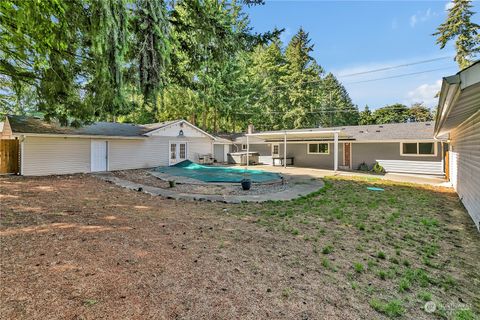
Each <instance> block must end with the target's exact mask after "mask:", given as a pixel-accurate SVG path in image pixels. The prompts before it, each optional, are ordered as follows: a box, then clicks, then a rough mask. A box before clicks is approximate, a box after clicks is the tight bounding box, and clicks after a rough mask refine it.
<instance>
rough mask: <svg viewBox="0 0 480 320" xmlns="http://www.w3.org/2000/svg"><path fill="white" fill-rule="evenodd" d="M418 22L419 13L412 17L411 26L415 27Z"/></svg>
mask: <svg viewBox="0 0 480 320" xmlns="http://www.w3.org/2000/svg"><path fill="white" fill-rule="evenodd" d="M416 24H417V15H415V14H414V15H413V16H411V17H410V27H412V28H414V27H415V25H416Z"/></svg>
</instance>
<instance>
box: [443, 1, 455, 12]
mask: <svg viewBox="0 0 480 320" xmlns="http://www.w3.org/2000/svg"><path fill="white" fill-rule="evenodd" d="M453 5H454V4H453V1H449V2H447V3H445V11H448V10H450V9H452V8H453Z"/></svg>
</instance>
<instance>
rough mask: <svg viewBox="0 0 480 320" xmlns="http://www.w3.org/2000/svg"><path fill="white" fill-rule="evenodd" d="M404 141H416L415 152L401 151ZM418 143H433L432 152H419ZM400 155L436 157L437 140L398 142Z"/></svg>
mask: <svg viewBox="0 0 480 320" xmlns="http://www.w3.org/2000/svg"><path fill="white" fill-rule="evenodd" d="M404 143H416V144H417V153H416V154H412V153H403V144H404ZM420 143H433V154H421V153H420V145H419V144H420ZM400 155H401V156H402V157H436V156H437V142H435V141H421V140H419V141H405V142H403V141H402V142H400Z"/></svg>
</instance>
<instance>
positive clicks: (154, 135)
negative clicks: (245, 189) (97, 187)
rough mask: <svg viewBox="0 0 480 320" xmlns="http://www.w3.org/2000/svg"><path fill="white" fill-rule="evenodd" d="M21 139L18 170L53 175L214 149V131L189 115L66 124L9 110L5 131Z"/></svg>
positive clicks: (160, 162) (159, 161) (166, 161)
mask: <svg viewBox="0 0 480 320" xmlns="http://www.w3.org/2000/svg"><path fill="white" fill-rule="evenodd" d="M9 133H11V135H12V137H13V138H15V139H18V140H19V141H20V174H22V175H49V174H68V173H80V172H96V171H110V170H123V169H135V168H147V167H155V166H165V165H171V164H174V163H176V162H179V161H183V160H185V159H189V160H192V161H198V157H199V156H201V155H204V154H212V153H213V141H214V140H215V139H214V137H213V136H212V135H210V134H208V133H206V132H204V131H203V130H201V129H199V128H198V127H196V126H194V125H192V124H190V123H189V122H187V121H185V120H175V121H167V122H162V123H154V124H147V125H133V124H125V123H112V122H97V123H94V124H92V125H88V126H84V127H82V128H78V129H76V128H71V127H62V126H60V125H58V124H57V123H47V122H45V121H42V120H41V119H39V118H34V117H23V116H7V118H6V120H5V123H4V126H3V130H2V136H3V134H9Z"/></svg>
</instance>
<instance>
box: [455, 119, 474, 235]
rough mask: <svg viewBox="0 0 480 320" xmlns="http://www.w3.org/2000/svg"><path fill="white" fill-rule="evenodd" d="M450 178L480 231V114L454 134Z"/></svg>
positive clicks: (459, 127) (462, 125) (463, 124)
mask: <svg viewBox="0 0 480 320" xmlns="http://www.w3.org/2000/svg"><path fill="white" fill-rule="evenodd" d="M450 140H451V141H450V152H449V154H450V175H451V177H450V179H451V182H452V184H453V187H454V188H455V190H456V191H457V193H458V195H459V197H460V199H461V201H462V203H463V204H464V206H465V208H466V209H467V211H468V212H469V214H470V216H471V217H472V219H473V221H474V222H475V225H476V226H477V228H479V229H480V111H479V112H477V113H476V114H475V115H474V116H473V117H472V118H470V119H469V120H467V121H466V122H464V123H462V124H461V125H460V126H458V127H457V128H455V129H454V130H452V131H451V132H450Z"/></svg>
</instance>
